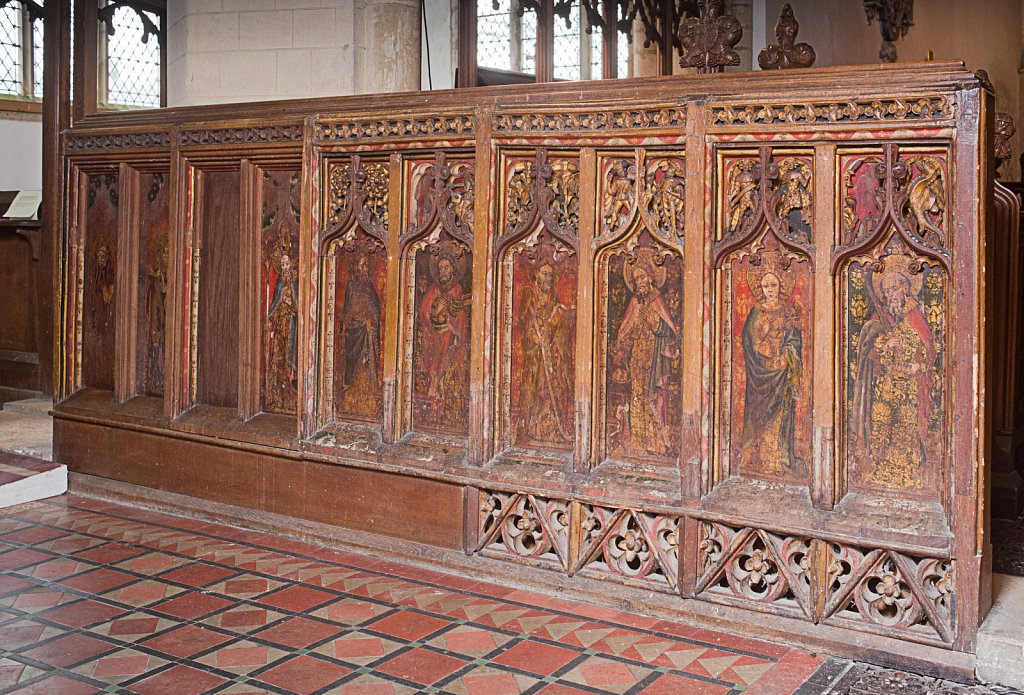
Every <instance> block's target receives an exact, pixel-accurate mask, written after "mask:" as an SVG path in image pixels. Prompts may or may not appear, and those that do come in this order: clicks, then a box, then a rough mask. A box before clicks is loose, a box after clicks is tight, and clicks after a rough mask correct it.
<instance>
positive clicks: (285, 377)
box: [265, 227, 299, 412]
mask: <svg viewBox="0 0 1024 695" xmlns="http://www.w3.org/2000/svg"><path fill="white" fill-rule="evenodd" d="M290 237H291V234H290V230H289V229H288V228H287V227H282V228H281V242H280V243H279V244H278V246H277V248H276V249H275V250H274V257H273V261H272V263H273V265H274V269H275V270H276V271H277V280H276V281H275V283H274V296H273V299H272V300H271V302H270V306H269V307H268V309H267V327H266V338H265V341H266V347H265V350H266V353H265V354H266V379H267V384H266V399H267V409H268V410H272V411H275V412H276V411H281V410H285V411H291V410H294V409H295V399H296V386H297V380H298V362H299V360H298V353H299V336H298V323H299V312H298V300H299V275H298V272H297V269H296V268H295V266H294V265H293V263H292V257H291V243H290Z"/></svg>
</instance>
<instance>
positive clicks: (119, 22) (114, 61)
mask: <svg viewBox="0 0 1024 695" xmlns="http://www.w3.org/2000/svg"><path fill="white" fill-rule="evenodd" d="M144 14H145V15H146V16H147V17H148V18H149V20H150V21H151V22H152V23H153V25H154V26H160V17H159V16H158V15H156V14H153V13H152V12H146V13H144ZM112 28H113V30H114V33H113V35H112V36H111V35H109V34H108V36H107V94H106V100H105V101H106V103H108V104H117V105H120V106H142V107H154V108H155V107H159V106H160V42H159V41H158V40H157V39H156V38H155V37H152V36H150V37H148V39H147V40H146V41H145V42H144V41H143V35H144V34H145V31H144V26H143V22H142V19H141V18H140V17H139V13H138V12H137V11H136V10H134V9H131V8H129V7H119V8H117V10H116V11H115V12H114V17H113V27H112Z"/></svg>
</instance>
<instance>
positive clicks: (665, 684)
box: [640, 673, 753, 695]
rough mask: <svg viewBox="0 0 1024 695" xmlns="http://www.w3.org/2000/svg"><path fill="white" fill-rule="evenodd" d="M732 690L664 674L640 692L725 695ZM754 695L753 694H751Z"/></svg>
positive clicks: (659, 694)
mask: <svg viewBox="0 0 1024 695" xmlns="http://www.w3.org/2000/svg"><path fill="white" fill-rule="evenodd" d="M730 690H732V688H730V687H728V686H724V685H715V684H714V683H705V682H704V681H700V680H697V679H696V678H683V677H682V676H677V675H674V674H671V673H665V674H663V675H662V676H661V677H660V678H658V680H656V681H654V682H653V683H652V684H651V685H649V686H647V687H646V688H644V689H643V690H641V691H640V692H641V693H643V694H644V695H682V693H686V695H691V694H692V695H724V693H728V692H729V691H730ZM751 695H753V692H751Z"/></svg>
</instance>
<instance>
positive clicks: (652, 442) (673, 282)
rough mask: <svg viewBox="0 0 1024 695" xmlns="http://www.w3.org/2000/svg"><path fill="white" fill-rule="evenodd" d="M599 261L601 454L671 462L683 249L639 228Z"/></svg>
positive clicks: (675, 446)
mask: <svg viewBox="0 0 1024 695" xmlns="http://www.w3.org/2000/svg"><path fill="white" fill-rule="evenodd" d="M600 263H601V265H600V272H601V278H602V280H601V281H602V284H603V287H602V302H603V304H604V315H603V316H602V320H601V334H602V340H603V342H604V355H603V360H602V361H603V366H604V369H603V379H604V390H605V394H604V399H603V400H602V403H603V406H604V432H605V438H606V441H605V451H606V454H607V456H609V457H613V458H622V457H633V458H640V459H643V460H644V461H647V462H651V461H652V460H658V461H661V462H665V463H671V462H672V461H674V460H675V459H676V458H677V457H678V455H679V451H680V422H681V403H680V396H681V388H682V355H681V350H682V339H681V333H680V331H681V328H682V320H683V319H682V309H683V305H682V286H683V261H682V257H681V256H680V255H679V254H678V253H676V252H674V251H671V250H669V249H668V248H666V247H665V246H663V245H661V244H659V243H657V242H656V241H654V240H653V238H652V237H651V235H650V234H649V233H648V232H647V231H642V232H640V233H639V234H637V235H635V236H631V237H630V239H629V241H628V242H625V243H622V244H619V245H616V246H615V247H613V248H612V249H610V250H609V251H608V252H607V253H605V254H604V255H603V256H602V258H601V261H600Z"/></svg>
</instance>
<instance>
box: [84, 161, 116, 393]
mask: <svg viewBox="0 0 1024 695" xmlns="http://www.w3.org/2000/svg"><path fill="white" fill-rule="evenodd" d="M118 202H119V201H118V176H117V174H93V175H90V176H89V177H88V179H87V180H86V203H85V205H86V208H85V233H84V240H83V242H84V254H83V255H84V262H83V268H82V272H83V274H84V277H83V286H82V322H83V324H84V330H83V333H82V382H83V385H84V386H90V387H93V388H100V389H108V390H111V391H112V390H113V389H114V352H115V350H114V345H115V343H114V315H115V306H114V304H115V302H114V300H115V290H116V286H117V210H118Z"/></svg>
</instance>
